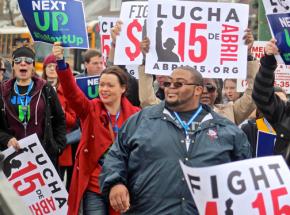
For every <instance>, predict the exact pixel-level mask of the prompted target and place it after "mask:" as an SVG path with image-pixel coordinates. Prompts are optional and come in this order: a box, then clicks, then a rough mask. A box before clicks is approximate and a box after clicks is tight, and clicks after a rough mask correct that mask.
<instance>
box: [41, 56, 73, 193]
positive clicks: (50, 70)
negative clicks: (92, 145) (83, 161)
mask: <svg viewBox="0 0 290 215" xmlns="http://www.w3.org/2000/svg"><path fill="white" fill-rule="evenodd" d="M42 78H43V79H44V80H46V81H47V82H48V83H50V84H51V85H52V86H53V88H54V89H55V90H56V93H57V97H58V99H59V101H60V104H61V106H62V109H63V111H64V114H65V122H66V131H67V133H69V132H70V131H72V130H73V129H75V128H77V127H78V123H77V120H76V119H77V117H76V114H75V112H74V111H73V110H72V108H71V107H70V106H69V104H68V101H67V100H66V98H65V97H64V95H63V90H62V87H61V85H60V83H59V81H58V76H57V73H56V58H55V57H54V55H52V54H51V55H48V56H47V57H46V58H45V59H44V62H43V73H42ZM76 148H77V144H75V145H73V146H71V145H67V146H66V147H65V149H64V151H63V152H62V154H61V155H60V156H59V159H58V161H59V166H60V178H61V179H62V181H66V188H67V190H69V187H70V183H71V177H72V172H73V162H74V156H75V153H73V151H74V152H75V151H76ZM65 173H66V174H65ZM65 175H66V179H64V177H65Z"/></svg>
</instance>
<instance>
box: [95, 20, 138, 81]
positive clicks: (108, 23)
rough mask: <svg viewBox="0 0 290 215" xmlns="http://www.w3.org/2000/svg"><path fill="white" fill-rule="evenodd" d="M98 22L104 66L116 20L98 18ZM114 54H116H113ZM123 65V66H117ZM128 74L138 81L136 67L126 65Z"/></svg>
mask: <svg viewBox="0 0 290 215" xmlns="http://www.w3.org/2000/svg"><path fill="white" fill-rule="evenodd" d="M99 20H100V36H101V46H102V56H103V61H104V63H105V64H106V61H107V57H108V56H109V53H110V50H111V42H112V38H111V32H110V30H111V28H112V27H114V25H115V24H116V22H117V20H118V18H117V17H99ZM115 54H116V52H115ZM118 65H124V64H118ZM126 69H127V70H128V73H129V74H130V75H132V76H134V77H135V78H136V79H138V78H139V77H138V65H126Z"/></svg>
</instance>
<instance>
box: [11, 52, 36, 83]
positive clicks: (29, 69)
mask: <svg viewBox="0 0 290 215" xmlns="http://www.w3.org/2000/svg"><path fill="white" fill-rule="evenodd" d="M33 61H34V60H33V59H32V58H29V57H17V58H15V59H14V60H13V62H14V65H13V70H14V76H15V77H16V78H17V79H18V80H22V81H26V80H29V79H31V77H32V75H33V72H34V65H33Z"/></svg>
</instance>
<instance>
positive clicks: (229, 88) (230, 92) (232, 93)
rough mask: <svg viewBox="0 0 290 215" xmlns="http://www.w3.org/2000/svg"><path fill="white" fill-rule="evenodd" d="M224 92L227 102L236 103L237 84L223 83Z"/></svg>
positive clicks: (231, 82) (227, 81) (238, 95)
mask: <svg viewBox="0 0 290 215" xmlns="http://www.w3.org/2000/svg"><path fill="white" fill-rule="evenodd" d="M224 92H225V96H226V98H227V99H228V100H229V101H236V100H237V99H238V98H239V97H240V93H239V92H237V83H236V82H234V81H232V80H226V81H225V83H224Z"/></svg>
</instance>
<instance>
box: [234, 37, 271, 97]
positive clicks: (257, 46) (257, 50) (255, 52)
mask: <svg viewBox="0 0 290 215" xmlns="http://www.w3.org/2000/svg"><path fill="white" fill-rule="evenodd" d="M266 43H267V41H254V44H253V46H252V48H251V55H252V56H253V57H254V58H255V59H257V60H260V59H261V58H262V57H263V56H264V53H265V46H266ZM247 87H248V83H247V81H246V80H243V79H237V92H245V90H246V88H247Z"/></svg>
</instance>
